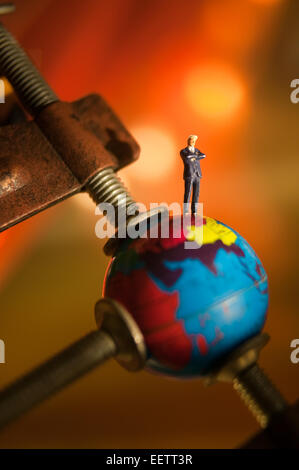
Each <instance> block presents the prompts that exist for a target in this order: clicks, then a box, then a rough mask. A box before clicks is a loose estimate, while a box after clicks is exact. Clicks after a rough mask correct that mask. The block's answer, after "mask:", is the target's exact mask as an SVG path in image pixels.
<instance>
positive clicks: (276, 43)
mask: <svg viewBox="0 0 299 470" xmlns="http://www.w3.org/2000/svg"><path fill="white" fill-rule="evenodd" d="M15 3H16V5H17V10H16V13H15V14H13V15H11V16H7V17H4V19H3V22H4V24H5V25H6V26H7V27H8V28H9V29H10V30H11V32H12V33H14V34H15V35H16V37H17V38H18V39H19V41H20V42H21V43H22V45H23V46H24V48H25V49H26V50H27V51H28V52H29V54H30V55H31V56H32V58H33V59H34V60H35V62H36V63H37V65H38V67H39V68H40V70H41V72H42V74H43V75H44V76H45V78H46V79H47V80H48V81H49V83H50V85H51V86H52V87H53V89H54V90H55V91H56V92H57V94H58V95H59V96H60V98H61V99H63V100H75V99H77V98H79V97H81V96H83V95H85V94H88V93H90V92H94V91H95V92H98V93H100V94H101V95H103V96H104V97H105V99H107V101H108V102H109V103H110V104H111V105H112V107H113V108H114V109H115V111H116V112H117V114H118V115H119V116H120V117H121V119H122V120H123V121H124V123H125V124H126V126H127V127H128V129H129V130H130V131H131V132H132V134H133V135H134V136H135V137H136V139H137V140H138V142H139V143H140V145H141V149H142V151H141V157H140V160H139V161H138V162H137V163H135V164H134V165H132V166H131V167H128V168H126V169H124V170H122V171H121V176H122V177H123V178H124V180H125V183H126V185H127V186H128V187H129V189H130V191H131V192H132V193H133V194H134V196H135V199H136V200H137V201H140V202H143V203H145V204H149V203H150V202H168V203H171V202H173V201H179V202H181V201H182V196H183V181H182V171H183V168H182V163H181V160H180V157H179V150H180V149H181V148H182V147H184V146H185V145H186V138H187V136H188V135H189V134H192V133H195V134H197V135H199V140H198V142H197V144H198V147H199V148H200V149H201V150H202V151H204V153H206V155H207V158H206V159H205V161H204V162H203V163H202V169H203V175H204V177H203V180H202V185H201V186H202V189H201V201H202V202H203V204H204V213H205V214H207V215H210V216H212V217H215V218H217V219H219V220H222V221H223V222H225V223H227V224H228V225H230V226H232V227H233V228H235V229H236V230H237V231H239V232H240V233H241V234H242V235H243V236H244V237H245V238H246V239H247V240H248V241H249V243H251V245H252V246H253V247H254V249H255V250H256V251H257V253H258V254H259V256H260V257H261V259H262V261H263V263H264V265H265V268H266V270H267V271H268V274H269V278H270V294H271V303H270V311H269V320H268V324H267V327H268V331H270V333H271V335H272V337H273V339H272V343H271V345H270V346H269V348H268V352H265V363H266V365H267V366H268V367H269V368H270V372H271V373H272V374H273V375H274V377H275V379H278V381H279V382H280V383H282V384H284V385H283V386H282V388H283V387H284V388H283V391H284V392H285V393H286V395H287V398H289V399H290V400H291V401H292V400H294V399H295V398H296V397H297V396H298V391H299V390H298V389H299V386H298V372H299V369H298V366H297V369H296V366H294V365H292V364H290V361H289V343H290V341H291V340H292V339H293V338H295V337H298V335H299V330H298V329H299V318H298V306H297V305H298V304H297V293H296V286H295V281H294V279H296V273H298V271H296V270H297V264H296V256H297V255H298V249H297V248H296V240H297V239H296V235H295V233H296V223H295V221H294V220H295V216H296V215H298V210H297V206H296V203H297V202H298V190H297V182H296V180H295V176H294V175H295V173H296V171H298V166H299V164H298V159H297V154H298V144H297V146H296V143H295V142H296V136H297V132H298V131H297V130H296V129H297V127H296V125H297V122H296V119H298V116H297V114H298V111H297V109H296V107H295V105H293V104H291V103H290V100H289V94H290V90H289V84H290V81H291V80H292V79H293V78H296V73H297V70H298V69H296V66H295V64H296V62H295V60H294V59H293V57H294V56H296V52H292V48H293V44H294V43H295V42H296V41H294V38H297V40H298V34H297V33H296V31H297V30H298V21H297V23H296V22H295V21H296V20H295V18H296V16H297V18H298V7H296V5H294V3H296V2H292V1H287V0H272V1H270V0H267V1H266V0H243V1H242V2H240V0H225V1H219V0H205V1H204V0H202V1H200V0H188V1H185V2H182V1H180V0H172V1H171V2H170V1H168V0H159V1H158V0H151V1H146V0H110V1H108V2H107V1H103V0H85V1H84V2H82V0H80V1H79V0H63V1H58V0H27V1H26V2H24V1H20V0H17V1H15ZM296 34H297V36H296ZM297 42H298V41H297ZM283 47H285V49H283ZM279 51H280V55H278V53H279ZM298 109H299V105H298ZM296 113H297V114H296ZM95 222H96V218H95V216H94V206H93V204H92V203H91V201H89V199H88V197H87V196H84V195H82V196H75V197H74V198H72V199H71V200H69V201H66V202H64V203H63V204H60V205H59V206H57V207H54V208H51V209H50V210H49V211H46V212H45V213H43V214H40V215H38V216H35V217H33V218H32V219H30V220H28V221H26V222H24V223H22V224H21V225H19V226H16V227H14V228H12V229H10V230H9V231H7V232H5V233H2V234H1V235H0V250H1V258H0V308H1V312H0V314H1V316H2V319H1V320H0V321H1V323H0V338H2V337H3V338H4V339H5V342H6V345H7V357H8V358H10V359H9V360H8V361H7V364H5V365H3V366H2V365H1V366H0V385H1V384H5V383H7V382H8V381H9V380H11V379H13V378H14V377H16V376H18V374H20V373H23V372H25V370H27V369H28V368H30V367H33V366H34V365H36V364H37V363H39V362H40V361H41V360H42V359H44V358H46V357H48V356H49V355H51V354H53V353H54V352H56V351H57V350H59V349H60V348H61V347H64V346H65V345H66V344H68V343H69V342H71V341H73V340H74V339H76V338H78V337H79V336H81V335H82V334H83V333H84V332H85V331H88V329H90V328H91V327H93V320H92V309H93V304H94V303H95V301H96V300H97V296H99V295H100V288H101V283H102V280H103V277H104V270H105V267H106V265H107V263H108V260H107V259H106V258H104V256H103V255H102V254H101V251H100V247H102V246H103V244H104V242H103V241H101V240H97V239H96V238H95V235H94V225H95ZM82 277H84V281H83V280H82ZM57 284H59V285H57ZM49 298H50V299H49ZM82 312H85V313H84V314H83V313H82ZM29 344H30V346H29ZM20 350H22V354H20ZM267 354H268V355H267ZM273 357H275V361H273V360H272V358H273ZM96 374H97V375H96ZM102 380H103V381H104V383H105V385H104V386H103V387H102V385H101V386H100V385H99V384H102ZM98 382H99V383H98ZM101 387H102V388H103V389H102V390H101ZM115 387H116V388H117V389H118V390H119V393H116V391H115V390H116V389H115ZM120 387H121V388H120ZM135 387H138V390H140V393H138V391H136V388H135ZM158 389H159V390H160V392H161V395H160V396H159V394H158V392H157V390H158ZM170 393H171V395H172V397H173V398H172V399H171V400H170V401H172V400H173V404H174V407H175V403H176V401H175V398H176V400H179V399H180V397H185V396H186V397H187V396H190V402H192V400H193V407H192V403H190V405H188V406H189V408H188V406H187V408H186V413H183V412H181V413H179V416H178V417H176V415H175V410H174V409H170V407H167V406H166V408H165V401H167V400H168V399H169V394H170ZM230 393H231V394H230ZM197 397H198V401H197ZM103 401H106V402H105V403H106V404H105V403H103ZM121 403H123V406H122V405H121ZM201 404H202V406H201ZM103 406H105V410H106V411H103ZM194 407H195V408H196V411H195V413H197V412H198V419H199V421H198V426H197V425H196V424H195V423H194V422H193V423H191V421H192V416H191V415H190V414H191V413H192V409H193V408H194ZM95 410H97V411H95ZM109 410H110V413H109ZM187 414H189V420H188V419H187V416H185V415H187ZM141 415H142V416H143V417H140V416H141ZM76 416H77V417H76ZM98 419H100V420H101V428H102V427H103V428H104V429H106V433H105V432H104V431H103V429H102V431H101V430H98V428H97V420H98ZM155 419H156V421H155ZM140 420H141V421H140ZM161 420H162V421H163V423H162V424H161ZM178 420H179V421H178ZM81 422H82V427H81V424H80V423H81ZM112 422H114V423H116V422H117V423H118V424H117V426H116V429H115V428H114V427H113V424H112ZM155 422H156V423H157V427H155ZM158 423H159V424H158ZM176 423H177V425H176ZM219 423H220V424H219ZM217 426H218V427H217ZM84 429H85V431H86V429H87V431H86V432H85V431H84ZM254 431H257V427H256V425H255V423H254V422H253V421H252V420H251V417H249V416H247V412H246V410H244V411H243V408H242V405H241V404H239V402H238V400H237V398H235V397H234V396H233V394H232V392H230V391H227V389H226V387H222V386H219V387H218V388H217V387H215V388H213V389H212V392H210V391H209V392H208V393H207V391H205V390H204V389H203V388H202V387H201V386H200V385H199V384H195V385H194V384H190V383H188V384H181V383H179V384H176V383H174V382H170V385H169V382H168V381H166V380H164V381H163V379H161V378H156V377H155V378H151V376H148V375H147V374H145V373H141V374H140V375H139V376H138V378H136V377H135V378H133V379H132V378H131V376H130V377H129V378H128V375H127V374H126V373H125V372H123V371H120V370H119V368H118V367H117V366H115V365H111V366H110V365H107V366H105V369H104V370H103V371H97V372H96V373H94V374H91V376H90V377H89V378H86V379H84V380H83V381H82V382H80V384H78V385H75V386H73V387H72V388H70V389H69V390H67V391H64V392H63V393H62V394H61V395H60V396H58V397H56V398H54V399H53V400H51V401H50V402H48V403H47V404H45V405H43V406H42V407H40V408H38V409H36V410H34V411H33V412H32V414H30V415H28V416H26V417H24V418H23V419H22V420H21V421H20V422H19V423H16V424H15V425H13V426H12V427H11V428H10V429H8V430H7V431H6V433H5V434H4V436H3V437H4V439H2V444H1V446H4V447H5V446H7V447H18V446H21V447H36V446H37V447H65V446H66V447H138V446H139V447H176V446H177V447H187V448H188V447H209V448H213V447H234V446H237V445H239V444H240V443H241V442H242V441H244V440H245V439H247V438H248V437H249V436H250V434H252V433H253V432H254Z"/></svg>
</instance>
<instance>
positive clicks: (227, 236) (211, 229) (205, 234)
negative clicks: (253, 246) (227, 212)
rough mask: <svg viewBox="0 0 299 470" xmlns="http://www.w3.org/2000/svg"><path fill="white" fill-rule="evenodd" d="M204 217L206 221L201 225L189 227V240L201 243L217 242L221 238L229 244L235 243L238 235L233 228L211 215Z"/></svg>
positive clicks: (225, 243) (224, 242)
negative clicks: (220, 222)
mask: <svg viewBox="0 0 299 470" xmlns="http://www.w3.org/2000/svg"><path fill="white" fill-rule="evenodd" d="M204 219H205V221H206V223H205V224H203V225H202V226H201V227H197V226H195V225H191V226H190V227H187V228H188V234H187V237H186V238H187V240H189V241H195V242H196V243H198V244H199V245H207V244H208V243H215V242H216V241H217V240H221V241H222V243H223V244H224V245H227V246H230V245H232V244H233V243H235V241H236V239H237V235H236V234H235V233H234V232H233V231H232V230H230V229H229V228H228V227H225V226H224V225H222V224H219V223H218V222H217V221H216V220H214V219H212V218H211V217H204Z"/></svg>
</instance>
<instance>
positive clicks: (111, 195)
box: [86, 167, 138, 224]
mask: <svg viewBox="0 0 299 470" xmlns="http://www.w3.org/2000/svg"><path fill="white" fill-rule="evenodd" d="M86 189H87V191H88V193H89V195H90V196H91V198H92V199H93V201H94V202H95V203H96V204H101V203H107V204H111V205H112V206H113V207H114V209H115V210H116V212H117V213H118V212H121V211H122V213H123V214H124V216H126V214H127V209H128V207H130V209H133V211H132V215H134V211H135V210H138V208H137V204H136V202H135V201H134V199H133V198H132V196H131V195H130V193H129V192H128V190H127V189H126V188H125V186H124V184H123V183H122V181H121V179H120V178H119V177H118V176H117V175H116V173H115V171H114V170H113V168H110V167H108V168H104V169H103V170H100V171H99V172H98V173H97V174H96V175H95V176H94V177H93V178H92V179H91V180H90V181H89V182H88V184H87V186H86ZM107 217H108V218H109V212H108V213H107ZM116 223H117V218H115V224H116Z"/></svg>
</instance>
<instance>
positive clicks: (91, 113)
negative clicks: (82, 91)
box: [36, 94, 139, 185]
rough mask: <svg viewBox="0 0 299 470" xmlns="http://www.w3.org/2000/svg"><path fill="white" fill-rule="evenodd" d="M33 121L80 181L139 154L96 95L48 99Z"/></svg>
mask: <svg viewBox="0 0 299 470" xmlns="http://www.w3.org/2000/svg"><path fill="white" fill-rule="evenodd" d="M36 123H37V125H38V126H39V127H40V129H41V130H42V131H43V133H44V134H45V135H46V136H47V138H48V140H49V141H50V142H51V144H52V145H53V147H54V148H55V150H56V151H57V153H58V154H59V155H60V157H61V158H62V159H63V160H64V162H65V163H66V164H67V166H68V167H69V168H70V169H71V171H72V173H73V174H74V175H75V176H76V178H77V179H78V180H79V181H80V183H81V184H82V185H84V184H86V182H87V181H88V180H89V179H91V178H92V176H94V174H95V173H97V172H98V171H99V170H100V169H103V168H106V167H108V166H109V167H112V168H114V169H115V170H119V169H120V168H122V167H124V166H126V165H128V164H129V163H131V162H132V161H134V160H136V158H138V155H139V146H138V145H137V143H136V142H135V140H134V139H133V137H132V136H131V135H130V134H129V132H128V131H127V130H126V129H125V127H124V126H123V125H122V123H121V122H120V120H119V119H118V118H117V116H116V115H115V114H114V112H113V111H112V110H111V108H110V107H109V106H108V105H107V103H106V102H105V101H104V100H103V98H101V97H100V96H99V95H95V94H93V95H89V96H87V97H85V98H83V99H80V100H78V101H76V102H74V103H65V102H62V101H57V102H55V103H52V104H50V105H49V106H47V107H46V108H45V109H43V110H42V111H41V112H40V113H39V115H38V116H37V117H36Z"/></svg>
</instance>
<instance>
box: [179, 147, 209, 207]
mask: <svg viewBox="0 0 299 470" xmlns="http://www.w3.org/2000/svg"><path fill="white" fill-rule="evenodd" d="M180 155H181V157H182V159H183V162H184V180H185V195H184V210H185V209H186V204H188V203H189V201H190V196H191V190H192V188H193V194H192V203H191V212H192V213H193V214H194V213H195V212H196V205H195V204H196V203H197V202H198V198H199V189H200V178H201V177H202V174H201V168H200V163H199V161H200V160H201V159H202V158H205V154H204V153H202V152H201V151H200V150H198V149H197V148H194V152H192V150H190V149H189V147H185V148H184V149H182V150H181V152H180Z"/></svg>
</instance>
